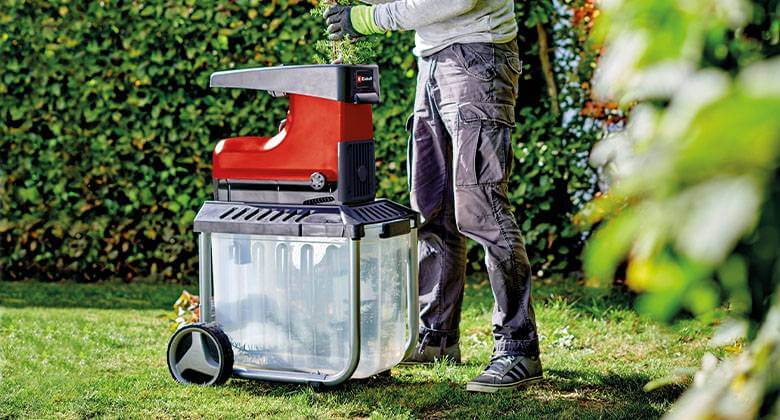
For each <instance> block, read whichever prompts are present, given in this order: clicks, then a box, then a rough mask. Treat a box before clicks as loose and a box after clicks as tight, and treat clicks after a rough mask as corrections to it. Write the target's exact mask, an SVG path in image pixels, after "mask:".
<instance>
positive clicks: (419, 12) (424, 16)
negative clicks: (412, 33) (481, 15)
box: [372, 0, 477, 31]
mask: <svg viewBox="0 0 780 420" xmlns="http://www.w3.org/2000/svg"><path fill="white" fill-rule="evenodd" d="M476 5H477V0H398V1H394V2H390V3H383V4H379V5H376V6H373V7H372V8H373V9H374V21H375V22H376V24H377V26H379V27H380V28H382V29H383V30H385V31H407V30H411V29H417V28H419V27H421V26H426V25H430V24H432V23H437V22H442V21H445V20H447V19H450V18H453V17H455V16H459V15H462V14H464V13H466V12H468V11H470V10H472V9H473V8H474V7H475V6H476Z"/></svg>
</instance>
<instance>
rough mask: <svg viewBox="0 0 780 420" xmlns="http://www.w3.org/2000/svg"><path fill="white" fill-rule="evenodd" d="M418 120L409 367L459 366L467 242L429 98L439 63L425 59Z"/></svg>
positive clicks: (444, 138) (444, 140)
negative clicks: (414, 326) (414, 323)
mask: <svg viewBox="0 0 780 420" xmlns="http://www.w3.org/2000/svg"><path fill="white" fill-rule="evenodd" d="M419 62H420V65H419V69H420V70H419V76H418V81H417V95H416V99H415V111H414V116H413V118H414V120H413V133H412V142H411V145H410V147H411V148H412V153H411V156H412V162H411V165H410V167H411V174H410V176H411V200H412V208H414V209H415V210H417V211H419V212H420V213H421V215H422V217H423V223H422V226H421V227H420V230H419V258H420V270H419V275H420V318H421V327H420V344H419V346H418V351H417V352H416V353H415V354H414V355H413V356H412V358H411V360H410V361H417V362H428V361H433V360H434V359H437V358H440V357H442V356H446V357H449V358H450V359H452V360H454V361H456V362H460V351H459V347H458V346H457V343H458V327H459V323H460V309H461V304H462V302H463V286H464V280H465V271H466V238H465V237H464V236H463V235H462V234H461V233H460V232H459V231H458V229H457V226H456V225H455V209H454V206H453V188H452V182H451V179H452V164H451V161H452V142H451V139H450V135H449V133H448V132H447V129H446V127H445V124H444V123H443V121H442V120H441V116H440V115H439V113H438V110H437V109H436V106H435V104H434V103H433V102H432V100H431V99H432V98H431V96H430V92H431V88H432V86H431V83H430V81H431V79H430V74H431V73H430V70H431V69H432V68H433V67H434V66H435V60H432V59H421V60H420V61H419Z"/></svg>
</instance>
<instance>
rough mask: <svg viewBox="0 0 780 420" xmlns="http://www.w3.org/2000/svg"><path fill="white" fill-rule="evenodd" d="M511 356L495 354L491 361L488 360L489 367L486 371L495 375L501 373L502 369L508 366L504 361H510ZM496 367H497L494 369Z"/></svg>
mask: <svg viewBox="0 0 780 420" xmlns="http://www.w3.org/2000/svg"><path fill="white" fill-rule="evenodd" d="M510 360H511V356H493V357H491V358H490V362H488V365H487V367H486V368H485V373H490V374H494V375H498V374H500V373H501V371H502V370H503V369H504V367H505V366H506V363H502V362H504V361H510ZM494 367H495V369H494Z"/></svg>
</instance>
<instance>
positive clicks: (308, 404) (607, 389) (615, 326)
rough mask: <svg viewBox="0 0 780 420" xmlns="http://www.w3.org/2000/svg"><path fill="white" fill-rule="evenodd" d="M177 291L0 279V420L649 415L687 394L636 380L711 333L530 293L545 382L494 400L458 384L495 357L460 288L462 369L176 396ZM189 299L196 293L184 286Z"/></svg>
mask: <svg viewBox="0 0 780 420" xmlns="http://www.w3.org/2000/svg"><path fill="white" fill-rule="evenodd" d="M181 289H182V287H181V286H176V285H159V286H158V285H142V284H135V285H121V284H104V285H83V284H44V283H27V282H24V283H8V282H3V283H0V417H33V418H40V417H54V416H57V417H69V418H75V417H93V416H100V417H245V416H258V417H259V416H283V417H290V416H294V417H304V416H306V417H326V416H327V417H434V418H436V417H448V418H451V417H458V418H460V417H471V418H473V417H479V418H497V417H504V416H508V417H516V418H526V417H545V418H552V417H557V418H560V417H568V418H571V417H575V416H576V417H577V418H603V417H607V418H629V417H631V418H648V417H658V416H660V415H662V414H663V413H664V411H665V410H667V409H668V408H669V406H670V405H671V403H672V402H673V401H674V399H675V398H676V397H677V396H679V394H680V393H681V392H682V389H683V388H682V387H681V386H679V385H674V386H667V387H665V388H661V389H658V390H655V391H652V392H649V393H647V392H645V391H643V389H642V388H643V386H644V385H645V383H647V382H648V381H650V380H652V379H656V378H659V377H662V376H665V375H667V374H669V373H670V372H672V371H673V370H674V369H676V368H680V367H687V366H696V365H698V361H699V359H700V357H701V355H702V353H703V352H704V351H705V350H706V343H707V339H708V337H709V336H710V334H711V332H712V328H713V326H712V325H705V324H704V323H702V322H700V321H696V320H681V321H678V322H677V323H676V324H675V325H674V326H671V327H667V326H662V325H658V324H656V323H654V322H652V321H650V320H647V319H644V318H642V317H640V316H638V315H637V314H636V313H635V312H634V311H633V310H632V309H631V305H630V303H629V300H628V298H626V297H625V296H623V295H620V294H615V293H613V294H611V295H607V296H603V295H600V294H597V293H595V292H593V291H589V290H587V289H584V288H583V287H582V286H579V285H577V284H575V283H573V282H564V283H562V284H561V283H556V284H537V285H536V289H535V296H534V298H535V304H536V313H537V318H538V323H539V328H540V334H541V337H542V339H541V347H542V352H543V355H542V362H543V363H544V366H545V380H544V381H543V382H542V383H541V384H538V385H534V386H531V387H529V388H527V389H525V390H519V391H515V392H509V393H504V394H499V395H484V394H471V393H467V392H466V391H465V383H466V382H467V381H468V380H469V379H471V378H472V377H473V376H475V375H476V374H478V373H479V371H480V369H481V368H482V367H483V365H484V364H485V362H486V361H487V359H488V357H489V352H490V341H489V340H490V334H489V328H490V327H489V323H490V310H491V306H492V296H491V293H490V288H489V286H488V285H487V283H486V282H484V281H480V280H474V279H472V280H470V281H469V283H468V285H467V290H466V298H465V308H464V313H463V318H464V322H463V325H462V326H461V328H462V349H463V351H464V358H465V359H464V364H463V365H460V366H455V365H450V364H438V365H435V366H433V367H427V368H426V367H397V368H394V369H393V370H392V377H390V378H376V379H371V380H367V381H360V382H354V381H353V382H349V383H348V384H346V385H343V386H341V387H339V388H337V389H334V390H329V391H326V392H320V393H317V392H314V391H313V390H311V389H310V388H309V387H307V386H298V385H283V384H269V383H262V382H257V381H249V380H241V379H232V380H230V381H229V382H228V383H227V385H225V386H221V387H213V388H204V387H195V386H182V385H179V384H177V383H176V382H174V381H173V379H171V377H170V375H169V373H168V370H167V368H166V366H165V357H164V353H165V347H166V344H167V340H168V337H169V335H170V332H171V331H170V329H169V321H168V320H167V319H165V315H166V314H167V313H168V311H169V308H170V304H171V303H172V302H173V301H174V300H175V299H176V297H178V295H179V293H180V292H181ZM191 289H195V288H191Z"/></svg>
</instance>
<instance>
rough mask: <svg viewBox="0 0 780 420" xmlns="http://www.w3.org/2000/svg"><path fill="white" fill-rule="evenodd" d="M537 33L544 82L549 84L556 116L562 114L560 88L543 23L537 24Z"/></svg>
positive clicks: (551, 101)
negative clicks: (556, 79)
mask: <svg viewBox="0 0 780 420" xmlns="http://www.w3.org/2000/svg"><path fill="white" fill-rule="evenodd" d="M536 33H537V34H538V35H539V60H540V61H541V62H542V72H543V73H544V80H545V81H546V82H547V94H548V95H549V96H550V104H551V106H552V112H553V114H554V115H555V116H558V115H560V114H561V107H560V106H559V105H558V87H557V86H556V85H555V73H553V69H552V64H551V63H550V47H549V45H548V44H547V32H546V31H545V30H544V26H542V24H541V23H537V24H536Z"/></svg>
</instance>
